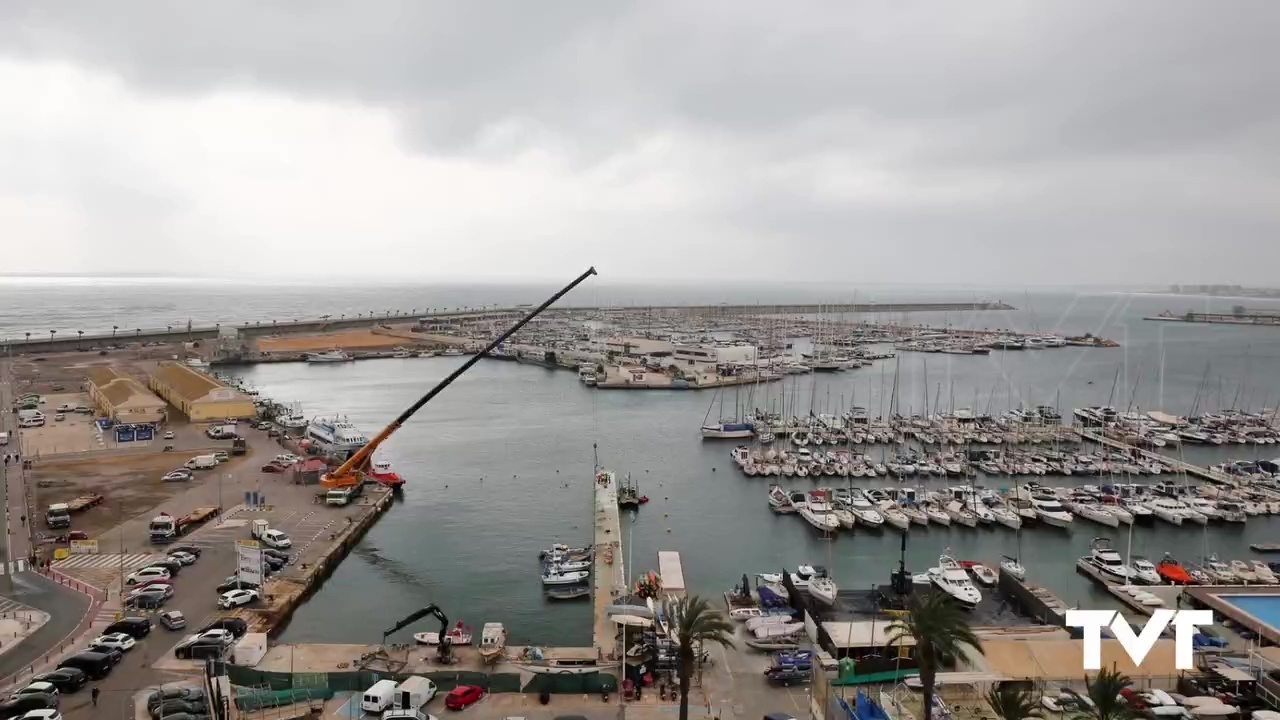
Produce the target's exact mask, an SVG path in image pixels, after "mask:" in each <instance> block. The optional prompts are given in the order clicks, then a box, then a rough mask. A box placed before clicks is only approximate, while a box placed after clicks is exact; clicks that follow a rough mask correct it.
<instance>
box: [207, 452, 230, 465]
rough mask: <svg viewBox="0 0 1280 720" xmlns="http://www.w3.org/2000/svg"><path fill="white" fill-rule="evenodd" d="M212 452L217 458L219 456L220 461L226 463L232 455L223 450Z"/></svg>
mask: <svg viewBox="0 0 1280 720" xmlns="http://www.w3.org/2000/svg"><path fill="white" fill-rule="evenodd" d="M210 454H211V455H213V456H214V457H215V458H217V460H218V462H220V463H224V462H226V461H228V460H230V459H231V456H230V455H228V454H227V453H225V452H223V451H222V450H214V451H213V452H212V453H210Z"/></svg>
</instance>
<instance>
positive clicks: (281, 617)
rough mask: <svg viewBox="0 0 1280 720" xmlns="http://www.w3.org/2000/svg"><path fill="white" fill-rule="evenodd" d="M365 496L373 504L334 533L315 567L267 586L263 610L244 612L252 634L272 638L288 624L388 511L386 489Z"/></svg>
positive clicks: (389, 499) (372, 490)
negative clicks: (298, 576)
mask: <svg viewBox="0 0 1280 720" xmlns="http://www.w3.org/2000/svg"><path fill="white" fill-rule="evenodd" d="M364 496H365V497H366V498H372V500H373V502H371V503H369V504H367V505H363V506H362V507H364V508H365V510H364V512H362V513H361V514H360V515H359V517H357V518H356V519H355V520H353V521H352V522H351V524H350V525H347V526H346V527H344V528H342V530H340V531H339V532H337V533H335V537H334V539H333V540H332V541H331V542H330V544H329V547H327V548H325V551H324V554H323V555H322V556H321V558H320V560H319V561H318V562H316V563H315V564H314V565H312V566H310V567H308V568H307V570H306V573H305V574H304V575H303V577H302V579H301V580H280V581H276V582H275V584H274V585H273V584H271V581H268V584H267V586H266V588H265V590H264V595H265V598H266V602H265V607H262V608H245V609H244V615H243V616H244V619H245V621H246V622H248V623H249V626H250V630H251V631H253V632H263V633H267V634H268V635H269V636H271V637H275V636H277V635H279V634H280V632H281V631H283V630H284V628H285V626H287V625H288V624H289V619H290V618H292V617H293V613H294V611H296V610H297V609H298V606H300V605H301V604H302V603H303V602H305V601H306V600H307V598H309V597H311V595H312V594H313V593H315V591H316V590H318V589H319V588H320V586H321V585H323V584H324V581H325V580H326V579H328V577H329V576H330V575H332V574H333V571H334V569H335V568H337V567H338V564H339V563H341V562H342V560H343V559H344V558H346V556H347V554H348V553H349V552H351V548H352V547H354V546H355V544H356V543H357V542H359V541H360V539H361V538H362V537H364V535H365V533H366V532H368V531H369V528H371V527H373V524H374V523H375V522H377V520H378V518H380V517H382V515H383V513H385V512H386V511H387V510H388V509H390V508H391V504H392V502H394V497H393V494H392V492H391V490H390V489H389V488H384V487H368V486H366V488H365V492H364Z"/></svg>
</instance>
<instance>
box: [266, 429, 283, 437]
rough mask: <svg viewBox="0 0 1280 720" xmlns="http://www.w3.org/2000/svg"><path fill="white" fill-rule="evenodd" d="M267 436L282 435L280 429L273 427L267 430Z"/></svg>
mask: <svg viewBox="0 0 1280 720" xmlns="http://www.w3.org/2000/svg"><path fill="white" fill-rule="evenodd" d="M267 437H272V438H276V437H280V431H279V430H277V429H275V428H271V429H270V430H268V431H267Z"/></svg>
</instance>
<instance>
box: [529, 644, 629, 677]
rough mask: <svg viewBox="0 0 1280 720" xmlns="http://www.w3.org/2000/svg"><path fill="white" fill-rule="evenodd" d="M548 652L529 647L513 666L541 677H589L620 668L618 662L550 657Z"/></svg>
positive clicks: (591, 658)
mask: <svg viewBox="0 0 1280 720" xmlns="http://www.w3.org/2000/svg"><path fill="white" fill-rule="evenodd" d="M548 652H549V651H546V650H543V649H542V648H540V647H527V648H525V649H524V652H523V653H521V654H520V657H519V658H518V659H516V660H514V661H512V663H511V664H512V665H514V666H515V667H516V668H517V669H520V670H524V671H525V672H530V673H535V674H539V675H589V674H591V673H598V672H601V671H608V670H611V669H613V668H616V667H617V666H618V663H616V662H608V661H603V662H602V661H600V660H599V659H597V658H593V657H559V656H548ZM550 652H557V651H554V650H553V651H550Z"/></svg>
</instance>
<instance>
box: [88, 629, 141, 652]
mask: <svg viewBox="0 0 1280 720" xmlns="http://www.w3.org/2000/svg"><path fill="white" fill-rule="evenodd" d="M93 644H94V645H98V646H100V647H109V648H114V649H116V650H119V651H121V652H129V651H130V650H132V649H133V646H134V645H137V644H138V641H137V640H134V639H133V636H132V635H130V634H129V633H123V632H118V633H110V634H107V635H99V636H98V637H96V638H94V640H93Z"/></svg>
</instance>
